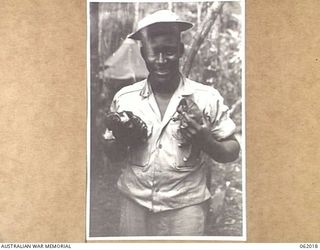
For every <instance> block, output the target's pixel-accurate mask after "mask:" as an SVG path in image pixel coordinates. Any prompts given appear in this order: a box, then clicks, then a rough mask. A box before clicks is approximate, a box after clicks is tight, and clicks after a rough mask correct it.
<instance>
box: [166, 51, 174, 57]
mask: <svg viewBox="0 0 320 250" xmlns="http://www.w3.org/2000/svg"><path fill="white" fill-rule="evenodd" d="M174 53H175V52H174V51H173V50H168V51H167V52H166V54H167V55H168V56H172V55H174Z"/></svg>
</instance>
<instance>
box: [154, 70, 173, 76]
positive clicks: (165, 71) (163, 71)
mask: <svg viewBox="0 0 320 250" xmlns="http://www.w3.org/2000/svg"><path fill="white" fill-rule="evenodd" d="M154 73H155V74H156V75H159V76H165V75H168V74H169V73H170V71H169V70H157V71H154Z"/></svg>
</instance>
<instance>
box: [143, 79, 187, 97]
mask: <svg viewBox="0 0 320 250" xmlns="http://www.w3.org/2000/svg"><path fill="white" fill-rule="evenodd" d="M178 91H179V94H180V95H182V96H189V95H192V93H193V90H192V88H190V84H189V79H187V78H186V77H185V76H184V75H182V74H181V73H180V83H179V86H178ZM151 94H152V89H151V86H150V84H149V81H148V79H145V80H144V86H143V88H142V89H141V91H140V96H142V97H143V98H147V97H149V96H150V95H151Z"/></svg>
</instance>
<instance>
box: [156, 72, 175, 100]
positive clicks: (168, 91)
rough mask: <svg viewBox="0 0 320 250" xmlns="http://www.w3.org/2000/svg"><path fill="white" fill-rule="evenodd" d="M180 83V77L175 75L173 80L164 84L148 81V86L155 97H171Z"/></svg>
mask: <svg viewBox="0 0 320 250" xmlns="http://www.w3.org/2000/svg"><path fill="white" fill-rule="evenodd" d="M179 83H180V75H177V76H176V77H175V78H174V79H171V80H170V81H169V82H167V83H166V84H163V83H158V82H154V81H153V80H152V79H150V86H151V88H152V91H153V93H154V94H155V95H161V96H170V97H171V96H172V95H173V93H174V92H175V91H176V89H177V88H178V86H179Z"/></svg>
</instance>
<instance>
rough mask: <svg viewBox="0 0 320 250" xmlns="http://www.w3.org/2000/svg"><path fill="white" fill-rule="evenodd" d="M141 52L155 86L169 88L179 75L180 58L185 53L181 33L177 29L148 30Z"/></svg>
mask: <svg viewBox="0 0 320 250" xmlns="http://www.w3.org/2000/svg"><path fill="white" fill-rule="evenodd" d="M142 45H143V46H142V48H141V53H142V57H143V59H144V61H145V63H146V66H147V69H148V70H149V73H150V75H149V79H150V81H151V84H152V85H153V87H156V88H160V89H163V88H169V89H170V87H172V84H173V81H177V79H178V78H177V76H178V75H179V59H180V58H181V56H182V54H183V44H181V42H180V33H179V31H178V30H176V29H167V30H165V31H164V30H158V31H157V32H148V33H147V34H145V35H144V36H143V39H142Z"/></svg>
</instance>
